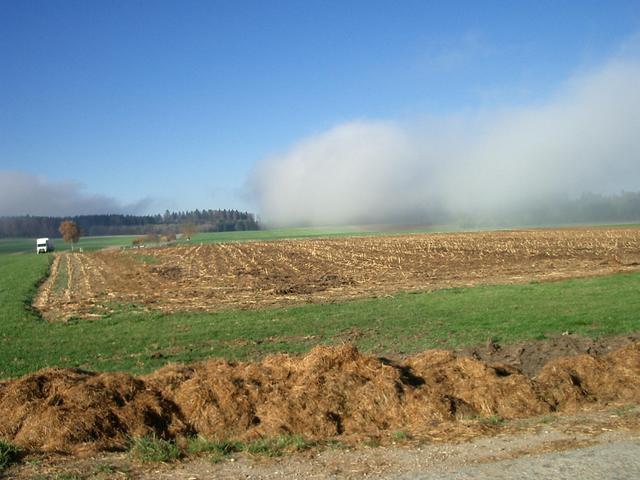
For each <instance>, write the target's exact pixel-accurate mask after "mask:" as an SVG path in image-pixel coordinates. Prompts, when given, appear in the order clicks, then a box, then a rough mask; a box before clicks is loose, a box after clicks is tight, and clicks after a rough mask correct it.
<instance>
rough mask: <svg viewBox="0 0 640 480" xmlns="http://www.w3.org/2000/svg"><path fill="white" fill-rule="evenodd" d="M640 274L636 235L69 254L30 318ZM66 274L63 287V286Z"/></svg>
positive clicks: (521, 234)
mask: <svg viewBox="0 0 640 480" xmlns="http://www.w3.org/2000/svg"><path fill="white" fill-rule="evenodd" d="M142 252H144V255H143V254H142ZM639 263H640V229H633V228H610V229H604V228H594V229H588V228H573V229H555V230H552V229H544V230H542V229H541V230H523V231H499V232H473V233H456V234H420V235H396V236H384V237H383V236H376V237H345V238H334V239H307V240H287V241H264V242H246V243H220V244H208V245H202V244H198V245H191V246H176V247H165V248H152V249H145V250H131V249H128V250H107V251H101V252H95V253H63V254H60V255H58V256H56V258H55V261H54V263H53V265H52V268H51V274H50V276H49V278H48V280H47V281H46V282H45V283H44V284H43V286H42V287H41V289H40V292H39V295H38V296H37V298H36V300H35V302H34V306H35V307H36V308H38V309H39V310H40V311H41V312H42V314H43V316H44V317H45V318H46V319H48V320H50V321H52V320H60V319H65V318H69V317H71V316H74V317H92V316H93V317H96V316H101V315H103V314H105V313H108V312H109V311H111V310H112V309H114V308H118V306H122V305H123V304H125V305H126V304H134V305H136V306H137V307H138V308H144V309H147V310H155V311H163V312H176V311H215V310H221V309H227V308H263V307H266V306H272V305H286V304H296V303H309V302H331V301H341V300H346V299H350V298H357V297H368V296H379V295H386V294H391V293H395V292H398V291H415V290H418V291H420V290H433V289H438V288H445V287H454V286H473V285H478V284H501V283H502V284H504V283H523V282H529V281H551V280H559V279H565V278H570V277H584V276H594V275H604V274H608V273H614V272H622V271H634V270H638V269H640V267H639ZM63 270H66V276H67V282H60V279H59V278H58V277H59V276H60V275H61V272H62V271H63ZM65 283H66V286H65ZM60 285H61V286H60Z"/></svg>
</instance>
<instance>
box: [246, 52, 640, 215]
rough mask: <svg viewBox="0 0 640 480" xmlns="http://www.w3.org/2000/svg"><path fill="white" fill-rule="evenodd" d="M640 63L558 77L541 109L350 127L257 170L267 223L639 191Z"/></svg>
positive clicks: (450, 210)
mask: <svg viewBox="0 0 640 480" xmlns="http://www.w3.org/2000/svg"><path fill="white" fill-rule="evenodd" d="M639 86H640V62H639V61H637V60H634V59H616V60H613V61H611V62H609V63H607V64H605V65H604V66H602V67H600V68H599V69H597V70H592V71H590V72H588V73H583V74H580V75H576V76H574V77H573V78H570V79H569V80H567V81H566V82H565V84H564V85H562V87H561V88H559V89H557V90H556V92H555V94H554V95H553V96H551V97H550V98H548V99H547V100H546V101H544V102H541V103H538V104H533V105H527V106H519V107H516V108H505V109H499V110H494V111H477V112H473V113H463V114H460V115H457V116H454V115H452V116H446V117H425V118H421V119H417V120H413V121H408V122H397V121H369V120H355V121H352V122H348V123H343V124H340V125H336V126H334V127H333V128H331V129H329V130H327V131H324V132H321V133H319V134H317V135H315V136H312V137H309V138H306V139H303V140H302V141H300V142H298V143H297V144H295V145H293V146H292V147H291V148H290V150H289V151H287V152H284V153H283V154H281V155H276V156H273V157H271V158H268V159H266V160H264V161H263V162H261V163H260V164H259V165H258V166H257V167H256V168H255V169H254V171H253V173H252V176H251V179H250V186H251V190H252V193H253V195H254V196H255V198H256V200H257V204H258V207H259V211H260V213H261V215H262V218H263V220H264V221H265V222H266V223H267V224H269V225H330V224H350V223H378V222H379V223H382V222H390V221H391V222H405V223H411V222H415V223H423V222H431V221H438V220H442V219H447V218H452V217H457V218H460V217H465V216H466V217H469V218H486V217H499V216H500V215H502V214H505V215H506V214H507V213H509V212H510V213H513V212H520V213H523V212H528V211H533V210H535V209H537V208H539V206H540V205H541V204H545V205H553V202H554V201H555V199H559V198H564V199H566V198H575V197H577V196H579V195H581V194H582V193H584V192H592V193H601V194H617V193H620V192H621V191H625V190H626V191H634V192H635V191H638V190H640V87H639Z"/></svg>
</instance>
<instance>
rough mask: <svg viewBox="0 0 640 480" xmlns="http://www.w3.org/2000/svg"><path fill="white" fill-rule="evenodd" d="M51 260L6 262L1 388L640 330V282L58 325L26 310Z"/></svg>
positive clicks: (137, 315)
mask: <svg viewBox="0 0 640 480" xmlns="http://www.w3.org/2000/svg"><path fill="white" fill-rule="evenodd" d="M86 240H90V239H86ZM112 240H113V239H110V240H109V241H112ZM100 241H101V240H100V239H93V242H94V243H92V244H93V245H98V244H99V243H100ZM50 258H51V257H50V256H49V255H36V254H35V253H34V254H14V255H7V254H4V255H0V378H7V377H14V376H18V375H21V374H24V373H27V372H30V371H33V370H36V369H39V368H43V367H47V366H66V367H69V366H73V367H82V368H87V369H97V370H126V371H130V372H135V373H141V372H148V371H150V370H153V369H155V368H157V367H159V366H161V365H163V364H165V363H167V362H172V361H180V362H184V361H192V360H198V359H202V358H206V357H209V356H224V357H226V358H229V359H253V358H259V357H261V356H263V355H265V354H267V353H271V352H303V351H306V350H308V349H310V348H312V347H313V346H315V345H318V344H327V343H339V342H342V341H346V340H353V341H354V342H355V343H356V344H357V345H358V347H359V348H361V349H363V350H364V351H369V352H374V353H379V354H385V353H392V352H393V353H407V354H408V353H412V352H416V351H420V350H423V349H426V348H432V347H460V346H466V345H472V344H478V343H484V341H486V339H487V338H488V337H492V338H495V339H497V340H499V341H501V342H512V341H516V340H521V339H535V338H543V337H544V336H546V335H547V336H548V335H554V334H558V333H561V332H563V331H566V330H569V331H572V332H576V333H580V334H583V335H589V336H598V335H612V334H623V333H627V332H632V331H637V330H640V273H633V274H619V275H612V276H608V277H600V278H591V279H580V280H569V281H563V282H557V283H541V284H528V285H507V286H485V287H476V288H465V289H460V288H459V289H448V290H441V291H436V292H431V293H417V294H408V293H404V294H398V295H395V296H393V297H384V298H375V299H364V300H358V301H352V302H348V303H342V304H327V305H303V306H297V307H294V308H274V309H265V310H256V311H247V310H230V311H223V312H218V313H193V314H188V313H181V314H171V315H163V314H157V313H144V312H140V311H139V310H138V309H137V308H136V307H135V306H131V307H129V308H123V309H122V310H121V311H119V312H118V313H116V314H113V315H111V316H110V317H107V318H103V319H100V320H94V321H88V320H75V321H71V322H69V323H66V324H65V323H56V324H49V323H46V322H44V321H43V320H41V319H40V318H38V316H37V315H36V314H35V313H34V312H32V311H30V310H29V308H28V306H29V304H30V299H31V297H32V296H33V295H34V294H35V292H36V288H37V284H38V282H39V281H40V280H41V279H42V278H43V276H44V275H45V274H46V271H47V269H48V264H49V259H50Z"/></svg>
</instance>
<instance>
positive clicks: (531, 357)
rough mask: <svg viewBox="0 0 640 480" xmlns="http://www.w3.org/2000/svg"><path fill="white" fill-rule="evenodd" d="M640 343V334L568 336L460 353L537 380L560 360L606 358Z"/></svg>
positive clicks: (492, 346)
mask: <svg viewBox="0 0 640 480" xmlns="http://www.w3.org/2000/svg"><path fill="white" fill-rule="evenodd" d="M637 341H640V334H633V335H624V336H618V337H600V338H589V337H583V336H580V335H572V334H564V335H558V336H556V337H552V338H548V339H545V340H534V341H526V342H518V343H514V344H511V345H506V346H503V345H499V344H497V343H494V342H492V341H491V340H489V341H487V344H486V345H484V346H477V347H472V348H466V349H464V350H460V351H458V352H457V353H459V354H460V355H464V356H470V357H473V358H475V359H478V360H483V361H485V362H487V363H505V364H507V365H511V366H512V367H515V368H517V369H519V370H521V371H522V372H523V373H525V374H526V375H529V376H533V375H536V374H537V373H538V372H539V371H540V370H541V369H542V367H544V366H545V365H546V364H547V363H548V362H549V361H551V360H554V359H556V358H561V357H568V356H574V355H581V354H588V355H594V356H602V355H606V354H608V353H611V352H613V351H614V350H617V349H619V348H622V347H624V346H626V345H629V344H631V343H634V342H637Z"/></svg>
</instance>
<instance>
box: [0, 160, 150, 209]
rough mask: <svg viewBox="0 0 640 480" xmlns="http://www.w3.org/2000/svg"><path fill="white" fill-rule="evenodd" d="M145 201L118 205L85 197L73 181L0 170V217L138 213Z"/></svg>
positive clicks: (145, 205) (108, 199)
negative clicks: (54, 179) (53, 179)
mask: <svg viewBox="0 0 640 480" xmlns="http://www.w3.org/2000/svg"><path fill="white" fill-rule="evenodd" d="M149 204H150V200H149V199H142V200H140V201H138V202H136V203H133V204H128V205H125V204H122V203H120V202H118V201H117V200H115V199H113V198H110V197H107V196H104V195H96V194H90V193H85V192H84V189H83V187H82V185H81V184H79V183H77V182H73V181H52V180H48V179H46V178H43V177H40V176H35V175H31V174H28V173H24V172H19V171H6V170H5V171H2V170H0V216H11V215H27V214H28V215H34V216H38V215H43V216H72V215H91V214H105V213H138V212H141V211H144V210H146V209H147V208H148V206H149Z"/></svg>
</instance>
